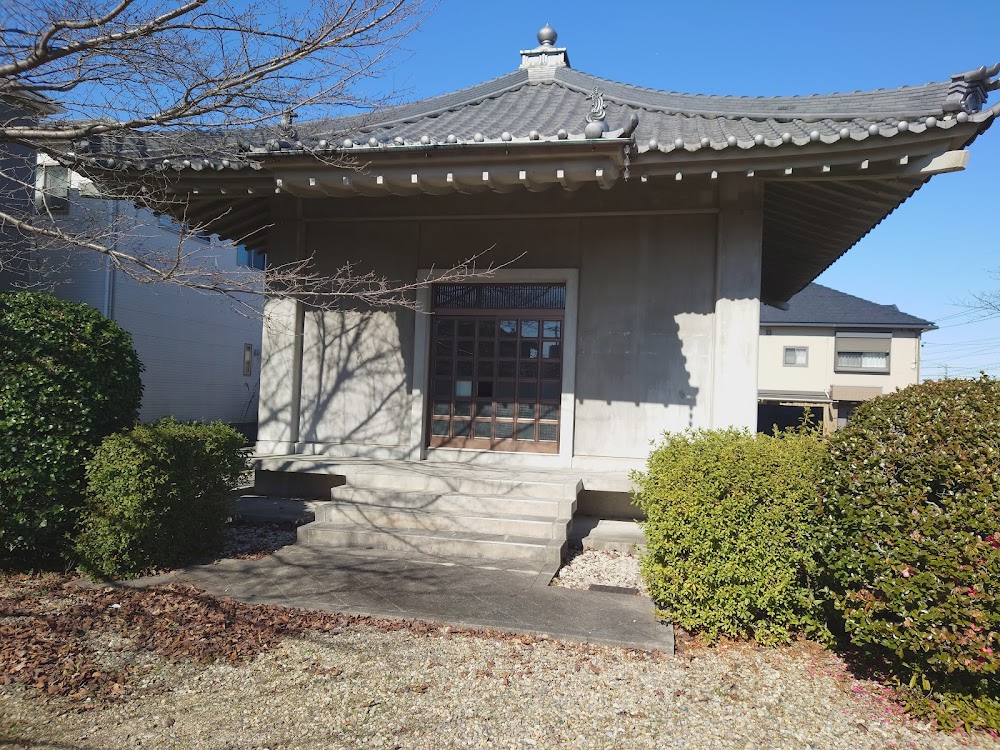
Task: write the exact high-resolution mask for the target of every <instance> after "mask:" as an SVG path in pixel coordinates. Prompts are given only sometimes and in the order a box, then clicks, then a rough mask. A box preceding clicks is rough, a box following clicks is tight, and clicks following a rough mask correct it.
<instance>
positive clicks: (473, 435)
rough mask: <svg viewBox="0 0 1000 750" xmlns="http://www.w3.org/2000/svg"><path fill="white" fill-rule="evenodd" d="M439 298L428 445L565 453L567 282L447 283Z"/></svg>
mask: <svg viewBox="0 0 1000 750" xmlns="http://www.w3.org/2000/svg"><path fill="white" fill-rule="evenodd" d="M433 300H434V317H433V320H432V323H431V326H432V336H431V357H430V361H431V373H430V383H431V398H430V399H429V403H430V414H429V415H428V425H429V427H428V444H429V445H430V446H431V447H435V448H438V447H447V448H473V449H479V450H496V451H534V452H538V453H558V452H559V432H560V413H559V410H560V400H561V397H562V366H563V357H562V353H563V322H564V311H565V306H566V287H565V285H563V284H440V285H436V286H435V287H434V289H433ZM471 305H485V306H484V307H471ZM501 306H502V307H501Z"/></svg>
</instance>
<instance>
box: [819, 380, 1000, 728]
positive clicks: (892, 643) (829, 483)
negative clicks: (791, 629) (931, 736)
mask: <svg viewBox="0 0 1000 750" xmlns="http://www.w3.org/2000/svg"><path fill="white" fill-rule="evenodd" d="M821 487H822V494H823V499H822V506H823V511H824V522H823V525H824V528H823V532H822V538H821V557H822V561H823V564H824V567H825V572H824V575H825V577H826V578H827V579H828V586H829V591H830V597H831V600H832V603H833V604H834V606H835V609H836V614H837V617H838V619H839V621H840V623H841V624H842V626H843V628H844V630H845V631H846V633H847V634H848V635H849V636H850V639H851V640H852V641H853V642H854V643H855V644H857V645H859V646H861V647H862V648H863V649H864V650H865V651H866V652H867V653H868V654H869V655H870V656H871V657H875V658H878V659H880V660H884V661H885V662H886V663H888V664H889V665H890V668H891V669H892V670H893V672H894V673H895V675H896V677H897V679H898V680H899V681H900V682H901V684H903V685H904V686H906V685H910V686H912V687H913V688H914V689H916V690H918V691H922V692H923V693H924V694H925V696H927V697H928V699H929V701H928V705H931V706H934V705H936V706H938V708H939V711H938V713H939V717H940V718H941V719H942V720H943V723H946V724H947V723H950V722H952V721H958V722H961V723H968V724H970V725H972V726H990V727H992V728H993V729H1000V702H998V700H997V696H1000V636H998V632H1000V499H998V493H1000V382H997V381H995V380H991V379H989V378H987V377H983V378H981V379H979V380H974V381H973V380H944V381H939V382H933V383H923V384H921V385H914V386H910V387H909V388H906V389H905V390H903V391H898V392H896V393H894V394H892V395H889V396H883V397H881V398H877V399H875V400H873V401H870V402H868V403H866V404H864V405H862V406H861V407H859V408H858V409H857V411H856V412H855V413H854V416H853V418H852V420H851V422H850V423H849V424H848V425H847V427H846V428H844V429H843V430H840V431H839V432H837V433H836V434H835V436H834V437H833V438H832V440H831V451H830V458H829V466H828V468H827V470H826V478H825V479H824V481H823V482H822V485H821Z"/></svg>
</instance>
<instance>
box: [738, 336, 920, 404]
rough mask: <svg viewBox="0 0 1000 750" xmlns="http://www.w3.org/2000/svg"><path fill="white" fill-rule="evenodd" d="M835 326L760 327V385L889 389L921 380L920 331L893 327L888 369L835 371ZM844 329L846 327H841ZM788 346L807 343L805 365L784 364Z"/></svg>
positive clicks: (769, 387)
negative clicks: (898, 329)
mask: <svg viewBox="0 0 1000 750" xmlns="http://www.w3.org/2000/svg"><path fill="white" fill-rule="evenodd" d="M836 330H837V329H835V328H789V327H786V328H782V327H777V326H766V327H761V329H760V362H759V366H758V379H759V383H760V388H761V389H766V390H785V391H814V392H816V391H825V392H827V393H828V392H829V390H830V386H831V385H848V386H864V387H876V388H881V389H882V393H892V392H893V391H895V390H896V389H897V388H905V387H906V386H908V385H912V384H913V383H916V382H918V381H919V380H920V335H919V333H916V332H914V331H895V332H893V334H892V341H891V342H890V351H889V372H888V373H881V374H880V373H856V372H835V371H834V365H835V364H836V361H837V360H836V353H835V347H836V339H835V337H834V333H835V332H836ZM844 330H846V328H845V329H844ZM767 331H770V332H771V333H770V335H768V333H767ZM787 346H794V347H802V346H804V347H807V348H808V350H809V354H808V365H807V366H805V367H794V366H786V365H784V364H783V363H784V349H785V347H787Z"/></svg>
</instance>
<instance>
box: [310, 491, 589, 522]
mask: <svg viewBox="0 0 1000 750" xmlns="http://www.w3.org/2000/svg"><path fill="white" fill-rule="evenodd" d="M330 497H331V498H333V500H334V501H337V502H347V503H352V504H354V505H371V506H376V507H381V508H401V509H410V510H427V511H432V512H434V513H474V514H491V515H492V514H499V515H511V516H530V517H532V518H550V519H555V518H560V517H569V516H572V515H573V510H574V505H575V503H574V502H573V501H571V500H543V499H540V498H533V497H509V496H508V497H498V496H495V495H470V494H461V493H457V492H433V491H424V492H419V491H409V492H408V491H404V490H393V489H375V488H371V487H353V486H351V485H347V484H345V485H341V486H340V487H334V488H333V489H332V490H331V491H330ZM324 505H325V503H324Z"/></svg>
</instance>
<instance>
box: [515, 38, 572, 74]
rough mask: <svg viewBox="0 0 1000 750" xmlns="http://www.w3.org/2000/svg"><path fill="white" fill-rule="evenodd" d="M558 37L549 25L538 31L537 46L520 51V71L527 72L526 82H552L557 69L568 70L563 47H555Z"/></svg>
mask: <svg viewBox="0 0 1000 750" xmlns="http://www.w3.org/2000/svg"><path fill="white" fill-rule="evenodd" d="M558 38H559V35H558V34H557V33H556V30H555V29H553V28H552V27H551V26H550V25H549V24H545V25H544V26H543V27H542V28H541V29H539V31H538V36H537V39H538V46H537V47H535V48H534V49H523V50H521V67H520V69H521V70H527V71H528V81H529V82H530V83H535V82H539V81H554V80H555V72H556V70H557V69H558V68H568V67H570V64H569V55H567V54H566V48H565V47H556V46H555V44H556V39H558Z"/></svg>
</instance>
